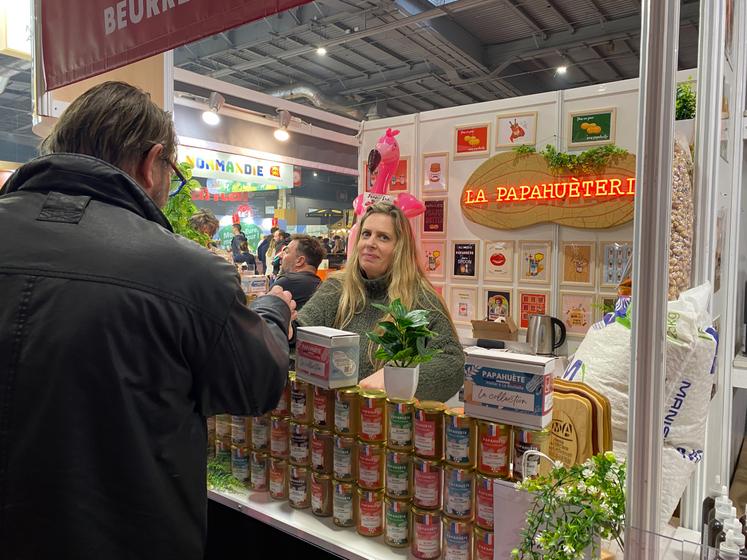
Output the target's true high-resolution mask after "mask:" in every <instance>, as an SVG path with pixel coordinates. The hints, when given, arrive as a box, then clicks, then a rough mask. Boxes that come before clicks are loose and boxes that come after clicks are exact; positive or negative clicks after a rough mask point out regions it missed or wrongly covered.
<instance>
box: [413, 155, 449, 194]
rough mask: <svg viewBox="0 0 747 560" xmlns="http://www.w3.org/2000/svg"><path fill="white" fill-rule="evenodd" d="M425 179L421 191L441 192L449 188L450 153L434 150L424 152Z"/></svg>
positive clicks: (423, 192)
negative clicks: (432, 151)
mask: <svg viewBox="0 0 747 560" xmlns="http://www.w3.org/2000/svg"><path fill="white" fill-rule="evenodd" d="M422 169H423V176H422V177H423V179H422V181H421V183H420V192H421V193H422V194H426V193H439V192H446V191H448V190H449V154H448V152H434V153H428V154H423V168H422Z"/></svg>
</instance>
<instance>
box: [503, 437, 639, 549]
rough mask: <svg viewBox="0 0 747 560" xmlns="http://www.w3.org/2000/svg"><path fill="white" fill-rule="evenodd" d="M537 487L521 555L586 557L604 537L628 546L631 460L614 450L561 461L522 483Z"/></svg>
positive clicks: (519, 485)
mask: <svg viewBox="0 0 747 560" xmlns="http://www.w3.org/2000/svg"><path fill="white" fill-rule="evenodd" d="M516 486H517V488H518V489H520V490H527V491H529V492H533V493H534V505H533V507H532V509H531V510H530V512H529V513H528V514H527V523H526V526H525V528H524V530H522V532H521V544H520V545H519V547H518V548H516V549H514V550H513V551H512V555H513V558H514V559H517V560H540V559H541V560H576V559H578V560H581V559H583V558H584V553H585V551H586V550H587V549H588V548H589V547H591V553H592V557H593V558H596V556H595V554H596V555H598V553H599V542H598V538H602V539H608V540H612V539H614V540H616V541H617V543H618V545H619V546H620V548H621V549H624V543H623V540H622V536H623V532H624V527H625V463H624V462H619V461H618V460H617V458H616V457H615V454H614V453H612V452H611V451H607V452H606V453H600V454H599V455H595V456H594V457H592V458H590V459H588V460H587V461H586V462H585V463H583V464H582V465H574V466H572V467H570V468H566V467H564V466H562V464H560V463H556V466H555V468H553V470H552V471H550V473H549V474H547V475H545V476H539V477H537V478H534V479H527V480H525V481H523V482H520V483H517V485H516Z"/></svg>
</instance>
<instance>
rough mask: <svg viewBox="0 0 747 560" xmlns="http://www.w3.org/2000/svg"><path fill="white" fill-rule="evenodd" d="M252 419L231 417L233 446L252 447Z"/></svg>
mask: <svg viewBox="0 0 747 560" xmlns="http://www.w3.org/2000/svg"><path fill="white" fill-rule="evenodd" d="M251 437H252V419H251V417H250V416H231V445H236V446H239V447H243V446H245V445H250V443H251V441H250V440H251Z"/></svg>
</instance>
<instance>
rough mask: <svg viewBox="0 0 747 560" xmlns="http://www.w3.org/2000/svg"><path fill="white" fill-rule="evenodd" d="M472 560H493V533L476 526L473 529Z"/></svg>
mask: <svg viewBox="0 0 747 560" xmlns="http://www.w3.org/2000/svg"><path fill="white" fill-rule="evenodd" d="M472 543H473V546H472V560H493V548H494V541H493V531H488V530H486V529H483V528H482V527H478V526H477V525H475V526H474V527H473V528H472Z"/></svg>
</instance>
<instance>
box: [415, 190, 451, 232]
mask: <svg viewBox="0 0 747 560" xmlns="http://www.w3.org/2000/svg"><path fill="white" fill-rule="evenodd" d="M423 205H424V206H425V212H423V217H422V219H421V222H420V223H421V224H422V226H421V228H420V234H421V236H422V237H440V238H445V237H446V208H447V207H448V205H449V201H448V200H447V199H446V198H445V197H444V198H424V199H423Z"/></svg>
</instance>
